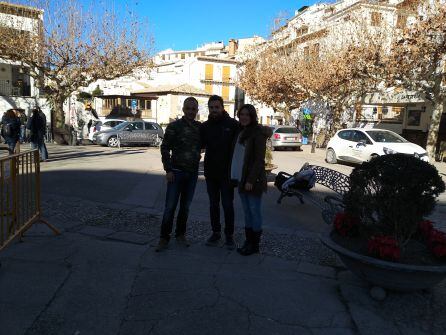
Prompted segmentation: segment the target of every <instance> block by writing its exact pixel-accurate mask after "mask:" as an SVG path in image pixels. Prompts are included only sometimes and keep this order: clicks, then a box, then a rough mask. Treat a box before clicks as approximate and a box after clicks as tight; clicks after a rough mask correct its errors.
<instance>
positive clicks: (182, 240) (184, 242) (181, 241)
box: [176, 235, 190, 247]
mask: <svg viewBox="0 0 446 335" xmlns="http://www.w3.org/2000/svg"><path fill="white" fill-rule="evenodd" d="M176 240H177V243H178V244H180V245H182V246H183V247H190V243H189V241H188V240H187V238H186V236H184V235H179V236H177V237H176Z"/></svg>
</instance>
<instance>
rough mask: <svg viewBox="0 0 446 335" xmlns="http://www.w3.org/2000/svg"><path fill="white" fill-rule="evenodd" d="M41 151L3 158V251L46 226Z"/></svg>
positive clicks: (0, 242)
mask: <svg viewBox="0 0 446 335" xmlns="http://www.w3.org/2000/svg"><path fill="white" fill-rule="evenodd" d="M40 205H41V203H40V160H39V151H38V150H31V151H24V152H22V153H19V154H15V155H10V156H6V157H3V158H0V251H1V250H2V249H4V248H5V247H6V246H7V245H8V244H9V243H11V242H12V241H13V240H14V239H15V238H16V237H20V238H22V236H23V234H24V233H25V232H26V231H27V230H28V229H29V228H31V226H32V225H33V224H34V223H38V222H40V223H43V224H45V225H47V226H48V227H49V228H50V229H51V230H52V231H53V232H54V233H55V234H56V235H59V234H60V232H59V230H58V229H56V228H55V227H54V226H52V225H51V224H49V223H48V222H47V221H45V220H43V219H42V217H41V215H42V212H41V207H40Z"/></svg>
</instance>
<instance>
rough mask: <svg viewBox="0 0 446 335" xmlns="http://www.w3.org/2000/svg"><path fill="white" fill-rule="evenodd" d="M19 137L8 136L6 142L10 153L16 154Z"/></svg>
mask: <svg viewBox="0 0 446 335" xmlns="http://www.w3.org/2000/svg"><path fill="white" fill-rule="evenodd" d="M17 142H18V139H17V138H13V137H6V138H5V143H6V144H7V145H8V152H9V154H10V155H13V154H14V150H15V146H16V145H17Z"/></svg>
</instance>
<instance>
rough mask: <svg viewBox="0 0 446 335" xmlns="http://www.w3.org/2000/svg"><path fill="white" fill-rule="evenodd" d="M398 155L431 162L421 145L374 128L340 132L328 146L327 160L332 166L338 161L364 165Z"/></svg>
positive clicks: (387, 131) (390, 132) (391, 132)
mask: <svg viewBox="0 0 446 335" xmlns="http://www.w3.org/2000/svg"><path fill="white" fill-rule="evenodd" d="M396 153H402V154H408V155H414V156H415V157H418V158H420V159H422V160H423V161H426V162H429V157H428V155H427V152H426V150H424V149H423V148H422V147H420V146H419V145H416V144H415V143H411V142H408V141H407V140H406V139H404V138H403V137H401V136H400V135H398V134H396V133H394V132H393V131H389V130H384V129H373V128H371V129H364V128H351V129H343V130H339V131H338V132H337V133H336V134H335V136H334V137H333V138H331V139H330V141H329V142H328V144H327V152H326V156H325V159H326V161H327V163H331V164H335V163H337V161H338V160H340V161H345V162H351V163H362V162H367V161H369V160H370V159H372V158H373V157H376V156H381V155H389V154H396Z"/></svg>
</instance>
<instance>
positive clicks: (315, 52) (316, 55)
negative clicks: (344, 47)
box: [311, 43, 320, 60]
mask: <svg viewBox="0 0 446 335" xmlns="http://www.w3.org/2000/svg"><path fill="white" fill-rule="evenodd" d="M319 49H320V45H319V43H316V44H315V45H313V52H312V55H311V57H312V58H313V59H314V60H319Z"/></svg>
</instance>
